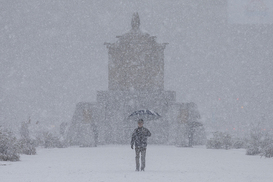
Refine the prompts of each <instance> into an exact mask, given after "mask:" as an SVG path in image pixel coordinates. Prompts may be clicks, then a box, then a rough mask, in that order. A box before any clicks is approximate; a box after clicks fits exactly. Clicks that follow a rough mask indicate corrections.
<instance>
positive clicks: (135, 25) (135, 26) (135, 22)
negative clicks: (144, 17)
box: [131, 12, 140, 30]
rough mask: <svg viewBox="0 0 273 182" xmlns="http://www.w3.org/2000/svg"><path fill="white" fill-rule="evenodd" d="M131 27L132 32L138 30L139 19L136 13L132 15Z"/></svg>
mask: <svg viewBox="0 0 273 182" xmlns="http://www.w3.org/2000/svg"><path fill="white" fill-rule="evenodd" d="M131 25H132V29H133V30H137V29H139V26H140V19H139V16H138V13H137V12H136V13H134V14H133V18H132V22H131Z"/></svg>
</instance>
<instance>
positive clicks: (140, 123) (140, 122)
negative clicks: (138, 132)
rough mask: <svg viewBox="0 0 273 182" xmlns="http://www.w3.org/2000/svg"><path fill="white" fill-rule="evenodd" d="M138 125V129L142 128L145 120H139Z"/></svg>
mask: <svg viewBox="0 0 273 182" xmlns="http://www.w3.org/2000/svg"><path fill="white" fill-rule="evenodd" d="M137 124H138V127H142V126H143V124H144V121H143V119H139V120H138V121H137Z"/></svg>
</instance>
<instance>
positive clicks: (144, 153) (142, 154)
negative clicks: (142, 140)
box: [135, 148, 146, 170]
mask: <svg viewBox="0 0 273 182" xmlns="http://www.w3.org/2000/svg"><path fill="white" fill-rule="evenodd" d="M135 150H136V169H137V170H139V153H141V170H144V168H145V156H146V148H135Z"/></svg>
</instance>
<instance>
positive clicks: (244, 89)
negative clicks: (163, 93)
mask: <svg viewBox="0 0 273 182" xmlns="http://www.w3.org/2000/svg"><path fill="white" fill-rule="evenodd" d="M271 11H272V10H271ZM134 12H138V13H139V15H140V21H141V29H142V30H145V31H147V32H149V33H150V34H151V35H154V36H157V42H159V43H164V42H168V43H169V45H168V46H167V48H166V49H165V83H164V85H165V90H174V91H176V95H177V101H179V102H195V103H196V104H197V105H198V108H199V111H200V114H201V117H202V121H203V122H204V123H205V124H206V123H207V124H212V123H216V124H218V125H223V124H224V123H225V125H227V128H228V129H232V128H236V127H237V126H238V125H240V124H242V125H248V124H249V123H251V122H257V121H258V120H261V119H262V118H263V119H264V120H265V121H267V122H269V123H272V120H273V114H272V113H273V97H272V96H273V95H272V90H273V79H272V78H273V76H272V75H273V74H272V73H273V60H272V58H273V51H272V50H273V34H272V33H273V27H272V24H244V23H242V24H232V23H230V22H229V19H228V17H229V16H228V15H229V14H228V2H227V1H224V0H207V1H204V0H172V1H164V0H149V1H146V0H142V1H133V0H123V1H121V0H111V1H106V0H103V1H95V0H93V1H65V0H62V1H55V0H47V1H36V0H28V1H9V0H2V1H1V2H0V124H3V125H18V123H19V122H22V121H26V120H27V119H28V117H31V119H32V120H34V121H40V122H41V123H44V124H48V125H49V124H50V125H56V126H58V125H59V124H60V123H62V122H69V121H71V118H72V115H73V112H74V110H75V106H76V104H77V103H78V102H80V101H95V99H96V91H98V90H107V89H108V88H107V87H108V65H107V64H108V53H107V49H106V48H105V46H104V45H103V43H104V42H115V41H116V38H115V37H116V36H117V35H122V34H123V33H124V32H126V31H128V30H130V26H131V25H130V23H131V17H132V14H133V13H134ZM18 126H19V125H18Z"/></svg>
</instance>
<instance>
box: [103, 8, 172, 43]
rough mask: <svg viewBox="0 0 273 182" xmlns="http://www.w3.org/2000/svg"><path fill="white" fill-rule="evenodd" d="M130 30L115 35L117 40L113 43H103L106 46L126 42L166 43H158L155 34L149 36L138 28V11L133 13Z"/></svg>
mask: <svg viewBox="0 0 273 182" xmlns="http://www.w3.org/2000/svg"><path fill="white" fill-rule="evenodd" d="M131 26H132V28H131V30H130V31H129V32H127V33H125V34H123V35H121V36H117V38H118V40H117V41H116V42H115V43H105V45H107V48H114V47H120V46H122V45H126V44H130V45H133V44H138V45H143V44H146V45H149V46H163V47H164V48H165V45H166V44H167V43H163V44H159V43H157V42H156V40H155V39H156V36H151V35H150V34H148V33H147V32H144V31H142V30H141V29H140V18H139V15H138V13H134V14H133V17H132V21H131ZM122 47H123V46H122Z"/></svg>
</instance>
